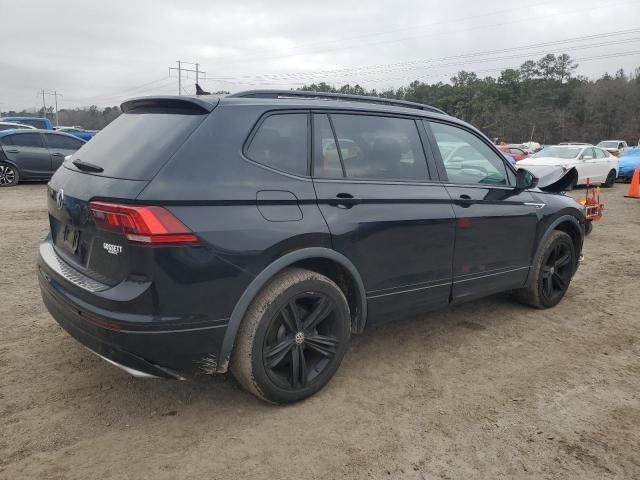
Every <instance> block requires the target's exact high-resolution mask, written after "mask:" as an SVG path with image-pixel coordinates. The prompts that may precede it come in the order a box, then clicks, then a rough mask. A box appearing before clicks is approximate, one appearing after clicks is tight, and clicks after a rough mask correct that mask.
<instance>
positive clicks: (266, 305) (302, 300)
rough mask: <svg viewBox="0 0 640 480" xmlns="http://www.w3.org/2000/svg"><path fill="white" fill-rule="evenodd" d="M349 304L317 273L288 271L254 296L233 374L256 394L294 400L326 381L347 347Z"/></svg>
mask: <svg viewBox="0 0 640 480" xmlns="http://www.w3.org/2000/svg"><path fill="white" fill-rule="evenodd" d="M350 318H351V316H350V313H349V304H348V303H347V300H346V298H345V296H344V294H343V293H342V291H341V290H340V288H339V287H338V286H337V285H336V284H335V283H334V282H333V281H331V280H330V279H328V278H327V277H325V276H324V275H320V274H319V273H316V272H312V271H309V270H303V269H300V268H290V269H287V270H285V271H283V272H281V273H280V274H278V275H277V276H276V277H274V278H273V280H272V281H271V282H270V283H269V284H268V285H267V286H266V287H265V288H264V289H263V290H262V291H261V292H260V293H259V294H258V296H257V297H256V298H255V299H254V301H253V302H252V304H251V306H250V307H249V310H248V311H247V314H246V316H245V318H244V319H243V321H242V324H241V326H240V329H239V331H238V336H237V339H236V345H235V348H234V351H233V354H232V358H231V365H230V367H231V372H232V373H233V375H234V376H235V377H236V379H237V380H238V381H239V382H240V384H241V385H242V386H243V387H244V388H245V389H246V390H248V391H249V392H251V393H253V394H254V395H256V396H257V397H259V398H261V399H263V400H266V401H268V402H272V403H291V402H296V401H299V400H302V399H303V398H306V397H308V396H309V395H312V394H313V393H315V392H317V391H318V390H320V389H321V388H322V387H323V386H324V385H326V384H327V383H328V382H329V380H330V379H331V377H332V376H333V374H334V373H335V372H336V370H337V369H338V367H339V366H340V363H341V362H342V358H343V357H344V354H345V352H346V350H347V345H348V343H349V336H350V332H351V320H350Z"/></svg>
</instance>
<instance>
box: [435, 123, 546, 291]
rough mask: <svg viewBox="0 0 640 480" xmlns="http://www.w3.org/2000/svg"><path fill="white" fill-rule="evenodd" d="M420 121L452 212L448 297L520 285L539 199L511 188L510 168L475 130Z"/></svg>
mask: <svg viewBox="0 0 640 480" xmlns="http://www.w3.org/2000/svg"><path fill="white" fill-rule="evenodd" d="M425 126H426V128H427V129H428V133H429V138H430V140H431V142H430V143H431V145H432V146H433V150H434V155H435V157H436V160H437V162H438V167H439V173H440V176H441V178H442V179H443V182H444V183H445V185H446V189H447V191H448V192H449V194H450V195H451V198H452V200H453V209H454V212H455V216H456V240H455V252H454V256H453V288H452V298H453V300H454V301H455V300H464V299H470V298H476V297H481V296H485V295H488V294H491V293H494V292H500V291H503V290H506V289H509V288H517V287H520V286H522V285H523V284H524V282H525V280H526V278H527V274H528V271H529V266H530V264H531V259H532V256H533V249H534V243H535V238H536V231H537V225H538V218H539V217H538V208H541V207H542V206H543V205H536V204H535V202H534V201H533V197H532V196H531V194H530V193H529V192H527V191H522V190H516V189H515V188H514V186H515V173H514V172H513V171H512V170H511V168H509V167H508V166H507V165H506V162H505V161H504V159H503V158H502V156H501V155H500V154H499V153H498V152H497V151H495V150H494V149H493V148H491V147H490V146H489V145H490V143H489V142H488V141H487V140H485V139H483V138H482V137H481V136H480V135H478V134H477V133H476V132H474V131H472V130H471V129H466V128H463V127H462V126H459V125H453V124H448V123H441V122H425Z"/></svg>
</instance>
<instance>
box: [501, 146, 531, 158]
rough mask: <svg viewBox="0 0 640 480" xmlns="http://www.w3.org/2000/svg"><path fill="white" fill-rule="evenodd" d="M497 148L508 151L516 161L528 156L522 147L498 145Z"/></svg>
mask: <svg viewBox="0 0 640 480" xmlns="http://www.w3.org/2000/svg"><path fill="white" fill-rule="evenodd" d="M497 147H498V150H500V151H501V152H506V153H508V154H509V155H510V156H511V158H513V159H514V160H515V161H516V162H519V161H520V160H523V159H525V158H527V157H528V156H529V154H528V153H527V152H525V151H524V150H523V149H522V148H520V147H516V146H513V145H498V146H497Z"/></svg>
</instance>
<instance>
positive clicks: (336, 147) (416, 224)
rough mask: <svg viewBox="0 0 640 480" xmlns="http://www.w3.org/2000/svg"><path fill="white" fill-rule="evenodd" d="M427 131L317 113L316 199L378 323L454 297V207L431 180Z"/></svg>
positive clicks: (407, 122)
mask: <svg viewBox="0 0 640 480" xmlns="http://www.w3.org/2000/svg"><path fill="white" fill-rule="evenodd" d="M421 129H422V126H421V125H419V124H418V123H417V122H416V121H415V120H414V119H412V118H400V117H391V116H378V115H374V114H351V113H350V114H345V113H338V112H335V113H329V114H326V113H322V112H317V113H315V114H314V115H313V174H314V180H313V181H314V185H315V189H316V193H317V197H318V204H319V206H320V210H321V211H322V214H323V215H324V218H325V219H326V221H327V224H328V226H329V230H330V231H331V234H332V242H333V247H334V249H335V250H337V251H339V252H340V253H342V254H344V255H345V256H347V257H348V258H349V259H350V260H351V261H352V262H353V263H354V264H355V266H356V267H357V268H358V270H359V272H360V273H361V275H362V278H363V281H364V283H365V289H366V291H367V301H368V305H369V309H368V312H369V321H370V322H372V323H376V322H381V321H384V320H386V319H388V318H392V313H393V314H397V313H398V312H403V313H409V312H411V311H424V310H426V309H429V308H437V307H439V306H442V305H446V304H447V303H448V300H449V293H450V289H451V260H452V255H453V242H454V228H453V210H452V208H451V205H450V200H449V197H448V194H447V192H446V190H445V188H444V187H443V186H442V185H441V184H439V183H438V182H432V181H431V177H430V175H429V168H428V162H427V158H426V156H425V152H424V149H423V146H422V142H421V135H424V131H423V130H422V131H421ZM431 168H432V169H434V168H435V167H434V166H433V164H432V167H431Z"/></svg>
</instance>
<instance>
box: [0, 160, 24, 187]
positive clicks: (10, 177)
mask: <svg viewBox="0 0 640 480" xmlns="http://www.w3.org/2000/svg"><path fill="white" fill-rule="evenodd" d="M19 180H20V175H19V173H18V169H17V168H16V167H14V166H13V165H11V164H9V163H5V162H0V187H13V186H14V185H17V184H18V181H19Z"/></svg>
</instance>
